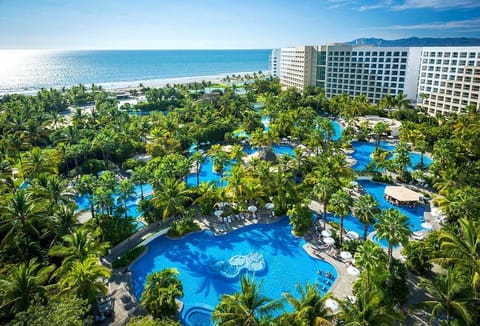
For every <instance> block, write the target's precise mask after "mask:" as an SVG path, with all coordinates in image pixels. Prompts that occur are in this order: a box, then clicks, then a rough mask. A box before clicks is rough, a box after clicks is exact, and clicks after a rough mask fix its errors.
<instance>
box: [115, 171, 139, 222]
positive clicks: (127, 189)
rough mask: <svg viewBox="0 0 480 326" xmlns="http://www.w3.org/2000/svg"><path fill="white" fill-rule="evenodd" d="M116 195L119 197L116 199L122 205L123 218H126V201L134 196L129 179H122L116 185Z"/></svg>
mask: <svg viewBox="0 0 480 326" xmlns="http://www.w3.org/2000/svg"><path fill="white" fill-rule="evenodd" d="M118 193H119V195H120V197H118V199H119V200H121V201H122V203H123V209H124V211H125V218H128V210H127V201H128V198H129V197H130V196H132V195H135V190H134V189H133V183H132V182H131V181H130V180H129V179H123V180H122V181H120V183H119V184H118Z"/></svg>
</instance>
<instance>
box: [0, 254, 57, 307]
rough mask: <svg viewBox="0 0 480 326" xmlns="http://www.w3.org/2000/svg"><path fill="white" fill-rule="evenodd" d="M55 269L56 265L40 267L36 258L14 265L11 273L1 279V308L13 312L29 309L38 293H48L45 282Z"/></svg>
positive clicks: (41, 294) (43, 294)
mask: <svg viewBox="0 0 480 326" xmlns="http://www.w3.org/2000/svg"><path fill="white" fill-rule="evenodd" d="M54 269H55V266H54V265H51V266H45V267H41V268H40V264H39V263H37V261H36V258H33V259H31V260H30V261H28V262H22V263H20V264H19V265H18V266H12V267H11V270H10V274H9V275H8V276H6V277H3V278H1V279H0V288H1V289H2V293H1V299H2V301H1V304H2V305H1V308H2V309H5V308H6V309H7V310H8V311H9V313H11V314H15V313H17V312H20V311H25V310H27V308H28V307H29V305H30V304H31V303H32V301H33V299H34V298H35V296H36V295H40V296H42V297H43V296H46V295H47V294H48V290H47V287H46V286H44V284H45V283H46V282H47V281H48V278H49V276H50V274H51V273H52V271H53V270H54Z"/></svg>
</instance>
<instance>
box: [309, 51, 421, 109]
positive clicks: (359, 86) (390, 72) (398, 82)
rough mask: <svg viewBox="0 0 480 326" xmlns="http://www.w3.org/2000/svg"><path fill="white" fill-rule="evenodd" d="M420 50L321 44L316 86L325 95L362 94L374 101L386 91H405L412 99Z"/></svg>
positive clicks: (416, 81)
mask: <svg viewBox="0 0 480 326" xmlns="http://www.w3.org/2000/svg"><path fill="white" fill-rule="evenodd" d="M420 53H421V51H420V50H419V49H418V48H406V47H405V48H404V47H395V48H386V47H385V48H383V47H382V48H380V47H352V46H350V45H345V44H338V45H336V44H335V45H326V46H320V47H319V48H318V58H317V72H316V76H317V78H316V83H315V85H316V86H319V87H322V88H324V89H325V94H326V95H327V97H332V96H335V95H340V94H343V93H347V94H348V95H350V96H359V95H361V94H364V95H365V96H366V97H367V98H368V99H369V100H370V101H371V102H373V103H377V102H378V101H380V99H381V98H382V97H383V96H384V95H386V94H391V95H392V96H396V95H398V94H399V93H404V94H405V95H407V97H408V98H409V99H410V100H413V101H414V100H416V93H417V86H418V62H419V58H420Z"/></svg>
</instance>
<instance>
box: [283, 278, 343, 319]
mask: <svg viewBox="0 0 480 326" xmlns="http://www.w3.org/2000/svg"><path fill="white" fill-rule="evenodd" d="M297 291H298V293H299V294H300V298H299V299H297V298H295V297H294V296H293V295H292V294H290V293H288V292H285V293H283V296H284V297H285V300H286V301H287V302H288V303H289V304H290V305H291V306H292V307H293V309H294V310H293V312H292V313H290V314H289V315H290V316H289V317H290V318H291V323H292V324H295V325H312V326H313V325H332V323H331V321H332V319H333V317H334V316H333V314H332V311H331V310H330V308H327V307H326V305H325V302H326V300H327V299H329V298H330V297H331V295H330V294H326V295H322V294H321V293H320V292H319V291H318V286H316V285H310V284H308V283H307V284H306V286H305V288H303V287H302V286H301V285H300V284H297Z"/></svg>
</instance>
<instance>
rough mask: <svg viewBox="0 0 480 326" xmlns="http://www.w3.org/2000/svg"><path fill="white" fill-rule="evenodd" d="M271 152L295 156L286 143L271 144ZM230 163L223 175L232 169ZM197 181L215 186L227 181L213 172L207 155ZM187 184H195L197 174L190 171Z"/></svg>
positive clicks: (248, 150)
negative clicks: (212, 183) (213, 183)
mask: <svg viewBox="0 0 480 326" xmlns="http://www.w3.org/2000/svg"><path fill="white" fill-rule="evenodd" d="M272 149H273V152H274V153H275V154H277V155H284V154H287V155H291V156H295V152H294V151H293V147H292V146H288V145H273V147H272ZM244 152H245V153H247V154H248V155H250V154H254V153H256V152H257V149H254V148H248V147H247V148H244ZM232 163H233V161H231V162H230V164H227V165H226V166H225V168H224V172H223V175H226V174H227V173H228V171H230V170H231V169H232ZM199 182H200V183H202V182H215V183H216V184H217V186H225V185H226V184H227V182H226V181H225V180H224V181H222V180H221V175H220V173H216V172H213V161H212V160H211V159H210V158H209V157H208V156H207V157H206V159H205V162H203V163H202V164H201V165H200V173H199ZM187 184H188V185H189V186H191V187H195V186H197V174H196V173H191V174H189V175H188V176H187Z"/></svg>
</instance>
